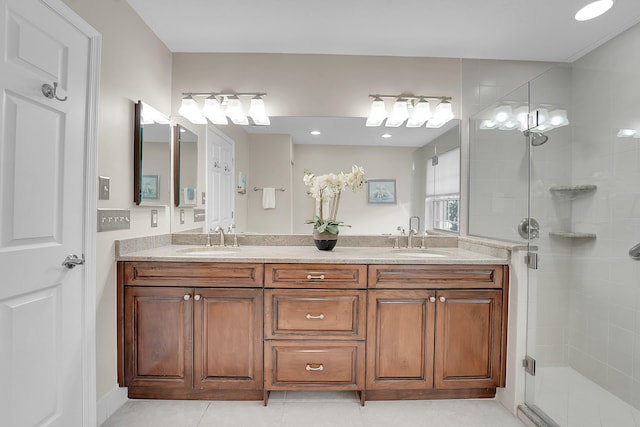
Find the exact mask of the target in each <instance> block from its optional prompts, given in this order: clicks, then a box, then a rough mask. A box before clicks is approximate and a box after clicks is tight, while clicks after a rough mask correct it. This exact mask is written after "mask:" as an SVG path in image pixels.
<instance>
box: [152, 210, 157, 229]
mask: <svg viewBox="0 0 640 427" xmlns="http://www.w3.org/2000/svg"><path fill="white" fill-rule="evenodd" d="M157 226H158V210H157V209H151V227H157Z"/></svg>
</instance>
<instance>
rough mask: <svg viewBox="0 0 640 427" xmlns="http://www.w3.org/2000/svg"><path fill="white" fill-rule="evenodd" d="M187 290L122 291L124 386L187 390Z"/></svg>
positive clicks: (189, 357)
mask: <svg viewBox="0 0 640 427" xmlns="http://www.w3.org/2000/svg"><path fill="white" fill-rule="evenodd" d="M192 293H193V291H192V289H189V288H126V289H125V313H126V315H125V319H126V321H125V322H126V323H125V348H126V349H127V351H126V353H125V357H126V359H127V361H128V363H127V364H126V371H125V381H126V385H128V386H152V385H160V384H162V385H163V387H167V388H190V387H191V377H192V375H191V374H192V364H191V361H192V351H191V348H192V342H191V336H192V335H191V334H192V322H191V319H192V303H191V300H190V299H189V300H185V299H184V296H185V295H189V298H191V295H192Z"/></svg>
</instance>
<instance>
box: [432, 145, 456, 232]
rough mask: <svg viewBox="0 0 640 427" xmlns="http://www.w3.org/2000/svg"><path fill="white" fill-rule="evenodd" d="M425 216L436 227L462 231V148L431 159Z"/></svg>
mask: <svg viewBox="0 0 640 427" xmlns="http://www.w3.org/2000/svg"><path fill="white" fill-rule="evenodd" d="M426 189H427V191H426V194H425V218H426V225H427V227H431V228H432V229H434V230H445V231H458V230H459V215H458V212H459V205H460V149H459V148H457V149H454V150H451V151H447V152H446V153H444V154H441V155H439V156H434V157H433V158H431V159H429V160H428V161H427V183H426Z"/></svg>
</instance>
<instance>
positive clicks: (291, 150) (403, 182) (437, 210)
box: [194, 117, 460, 235]
mask: <svg viewBox="0 0 640 427" xmlns="http://www.w3.org/2000/svg"><path fill="white" fill-rule="evenodd" d="M364 121H365V119H364V118H355V117H350V118H348V117H272V118H271V126H266V127H264V126H261V127H256V126H242V127H235V128H233V129H232V127H233V126H234V125H228V126H226V127H225V126H220V127H219V129H220V131H221V132H223V133H225V134H227V135H229V136H231V137H232V138H233V139H234V141H235V143H236V150H235V151H236V175H238V174H240V173H241V174H242V176H243V179H246V190H247V191H246V193H239V192H236V195H235V200H236V203H235V209H236V211H235V218H234V219H235V225H236V231H238V232H245V233H274V234H289V233H293V234H308V233H310V226H309V225H308V224H306V220H307V219H311V218H312V217H313V214H314V206H315V203H314V200H313V199H311V198H310V197H308V195H307V194H306V191H307V188H306V187H305V186H304V183H303V181H302V177H303V174H304V170H306V169H309V170H311V171H313V172H314V173H316V174H324V173H329V172H335V173H338V172H340V171H345V172H347V171H350V170H351V165H353V164H357V165H361V166H363V167H364V168H365V170H366V173H367V177H368V178H369V179H382V180H395V183H396V191H397V194H396V202H395V203H390V204H374V203H369V201H368V199H367V189H366V188H365V189H364V191H359V192H357V193H353V194H352V193H351V192H349V194H344V195H343V197H342V198H341V202H340V210H339V215H338V216H339V219H340V220H342V221H344V222H345V223H346V224H349V225H351V227H349V228H343V229H341V231H340V233H341V234H354V235H381V234H396V233H398V231H397V227H398V226H402V228H404V229H405V230H408V228H409V226H410V218H411V217H416V216H417V217H418V218H419V221H418V222H419V226H418V224H417V221H415V218H414V221H413V222H412V223H411V226H412V227H413V228H416V227H418V228H420V230H419V232H421V233H422V232H424V231H425V229H426V230H434V229H435V230H439V231H447V232H452V233H457V232H458V208H459V192H460V190H459V189H460V182H459V173H460V164H459V162H460V160H459V159H460V157H459V147H460V122H459V120H452V121H450V122H449V123H447V124H446V125H445V126H443V127H442V128H439V129H428V128H424V127H422V128H406V127H399V128H385V127H378V128H370V127H369V128H367V127H366V126H365V125H364ZM313 130H316V131H320V134H319V135H312V134H311V133H310V132H311V131H313ZM383 134H390V135H391V137H387V138H383V137H382V135H383ZM238 135H240V137H238ZM203 184H204V183H200V182H198V183H197V185H196V187H203ZM265 187H276V188H283V189H284V190H285V191H282V192H280V191H278V192H276V208H275V209H264V207H263V205H262V192H261V191H260V189H261V188H265ZM254 188H255V189H257V191H254ZM194 231H202V230H200V229H196V230H194Z"/></svg>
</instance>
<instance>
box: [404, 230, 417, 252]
mask: <svg viewBox="0 0 640 427" xmlns="http://www.w3.org/2000/svg"><path fill="white" fill-rule="evenodd" d="M416 234H418V232H417V231H416V229H415V228H412V229H411V230H409V238H408V239H407V248H409V249H411V248H413V236H415V235H416Z"/></svg>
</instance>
